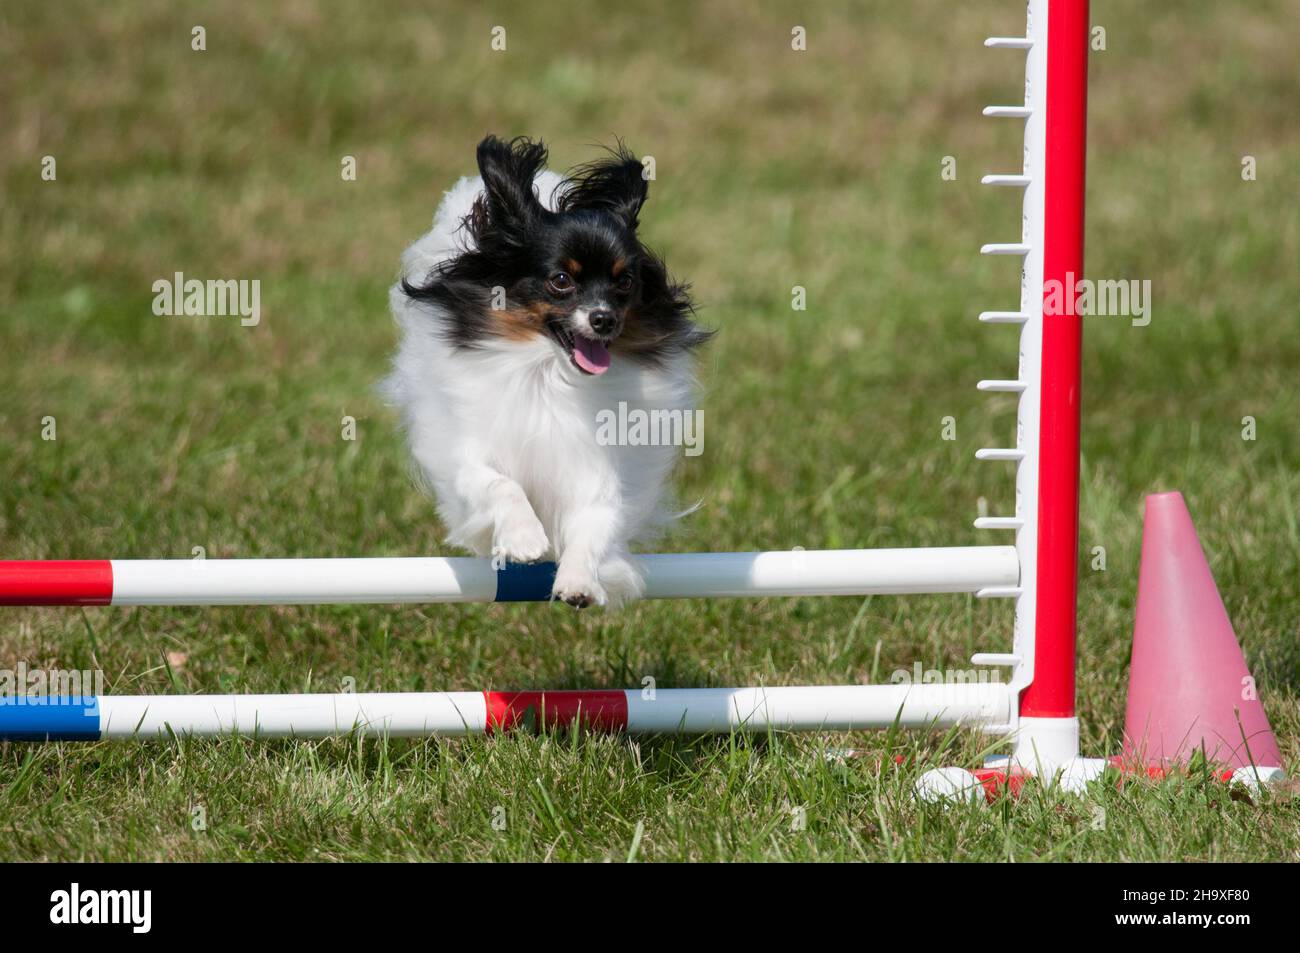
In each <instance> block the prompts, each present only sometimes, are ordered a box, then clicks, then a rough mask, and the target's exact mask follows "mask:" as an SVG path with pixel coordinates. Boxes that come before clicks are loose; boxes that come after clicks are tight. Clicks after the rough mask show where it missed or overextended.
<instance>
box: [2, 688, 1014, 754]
mask: <svg viewBox="0 0 1300 953" xmlns="http://www.w3.org/2000/svg"><path fill="white" fill-rule="evenodd" d="M1012 694H1013V693H1012V692H1011V690H1010V686H1009V685H1008V684H1005V683H1001V682H995V681H989V682H973V683H972V682H967V683H960V684H952V685H909V684H899V685H834V686H795V687H779V688H678V689H659V690H658V691H656V692H654V693H653V694H652V695H650V696H649V697H648V696H647V694H646V693H644V692H643V691H642V690H641V689H627V690H624V689H617V690H612V691H610V690H604V691H555V692H551V691H531V692H491V691H489V692H410V693H406V692H403V693H382V694H350V695H349V694H344V695H325V694H321V695H102V696H98V697H93V696H91V697H85V698H68V699H60V700H55V699H47V700H44V703H42V704H32V705H28V704H18V703H17V700H16V699H6V700H4V702H3V703H0V740H11V741H44V740H69V741H99V740H125V739H132V738H136V739H142V740H147V739H150V738H158V737H166V736H169V735H172V734H175V735H180V736H195V737H216V736H221V735H234V734H239V735H254V736H257V737H262V738H283V737H294V738H324V737H333V736H341V735H349V734H352V733H353V732H356V733H359V734H362V735H365V736H369V737H381V736H387V737H426V736H433V735H437V736H459V735H476V734H484V733H488V732H496V731H504V730H508V729H511V728H516V727H525V726H531V727H534V728H537V727H550V726H566V725H571V724H573V723H575V722H581V723H582V724H584V725H586V726H587V727H589V728H591V729H593V730H600V731H629V732H637V733H664V734H669V733H684V734H707V733H718V732H722V733H727V732H731V731H766V730H769V729H770V730H774V731H818V730H826V731H847V730H856V729H873V728H885V727H889V726H890V725H892V724H895V723H897V724H898V725H900V726H902V727H909V728H925V727H934V728H945V727H950V726H953V725H958V724H960V725H967V726H973V727H979V726H984V727H986V728H989V729H990V730H997V726H1004V725H1005V724H1006V723H1007V722H1008V721H1010V719H1011V709H1012V705H1011V700H1012Z"/></svg>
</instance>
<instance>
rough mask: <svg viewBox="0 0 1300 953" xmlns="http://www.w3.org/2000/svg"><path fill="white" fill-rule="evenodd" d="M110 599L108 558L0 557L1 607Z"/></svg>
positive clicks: (110, 565)
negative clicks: (8, 558)
mask: <svg viewBox="0 0 1300 953" xmlns="http://www.w3.org/2000/svg"><path fill="white" fill-rule="evenodd" d="M112 601H113V563H112V562H111V561H110V560H107V559H41V560H0V606H106V605H108V604H110V603H111V602H112Z"/></svg>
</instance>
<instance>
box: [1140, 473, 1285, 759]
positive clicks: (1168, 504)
mask: <svg viewBox="0 0 1300 953" xmlns="http://www.w3.org/2000/svg"><path fill="white" fill-rule="evenodd" d="M1197 749H1204V751H1205V753H1206V755H1207V756H1208V757H1209V759H1210V761H1211V762H1213V763H1215V764H1218V765H1226V766H1228V767H1233V768H1244V767H1248V766H1250V765H1252V764H1253V765H1254V766H1255V767H1257V768H1279V769H1280V768H1281V766H1282V756H1281V754H1280V753H1279V752H1278V748H1277V739H1276V738H1274V737H1273V729H1272V728H1270V727H1269V724H1268V718H1267V716H1265V714H1264V706H1263V705H1262V704H1261V703H1260V701H1259V698H1258V696H1257V695H1256V693H1255V684H1254V680H1253V679H1252V678H1251V677H1250V672H1249V671H1247V669H1246V659H1245V657H1244V656H1243V655H1242V654H1241V646H1240V645H1238V644H1237V636H1236V634H1235V633H1234V632H1233V631H1232V623H1231V622H1230V621H1229V620H1228V612H1227V610H1226V609H1224V607H1223V599H1222V598H1220V596H1219V590H1218V589H1217V588H1216V587H1215V585H1214V576H1213V575H1211V573H1210V564H1209V563H1208V562H1207V561H1206V559H1205V553H1204V551H1203V550H1202V549H1201V544H1200V541H1199V540H1198V539H1197V538H1196V530H1195V528H1194V527H1193V526H1192V518H1191V516H1190V515H1189V514H1188V512H1187V504H1186V503H1184V502H1183V495H1182V494H1181V493H1157V494H1154V495H1153V496H1148V497H1147V503H1146V521H1145V523H1144V525H1143V530H1142V567H1141V571H1140V573H1139V576H1138V598H1137V623H1136V625H1135V627H1134V630H1133V665H1132V670H1131V671H1130V673H1129V688H1128V711H1127V714H1126V718H1125V724H1124V759H1125V760H1126V761H1133V760H1136V761H1138V762H1139V763H1145V764H1147V765H1149V766H1161V765H1165V764H1168V763H1169V762H1172V761H1181V762H1186V761H1187V760H1188V758H1189V757H1191V755H1192V752H1194V751H1196V750H1197Z"/></svg>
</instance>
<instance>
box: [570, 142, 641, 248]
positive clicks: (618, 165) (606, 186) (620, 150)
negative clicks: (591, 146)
mask: <svg viewBox="0 0 1300 953" xmlns="http://www.w3.org/2000/svg"><path fill="white" fill-rule="evenodd" d="M568 180H569V183H570V185H569V188H568V189H567V190H566V191H565V192H564V193H563V194H562V195H561V196H560V199H559V208H560V211H562V212H568V211H576V210H577V209H599V210H601V211H605V212H611V213H613V214H614V215H617V216H618V217H619V218H620V219H622V220H623V222H624V223H625V224H626V225H627V227H628V228H636V226H637V216H638V215H639V214H640V212H641V206H642V205H644V204H645V200H646V196H647V194H648V192H649V188H650V186H649V183H647V182H646V178H645V172H644V169H643V168H642V166H641V160H640V159H638V158H637V157H636V156H634V155H633V154H632V153H631V152H630V151H628V148H627V146H625V145H624V144H623V143H622V142H619V143H618V145H617V146H616V147H615V148H613V149H610V150H609V155H608V156H606V157H605V158H603V159H597V160H595V161H594V162H588V163H587V164H586V165H580V166H578V167H577V168H576V169H574V170H572V171H571V172H570V173H569V175H568Z"/></svg>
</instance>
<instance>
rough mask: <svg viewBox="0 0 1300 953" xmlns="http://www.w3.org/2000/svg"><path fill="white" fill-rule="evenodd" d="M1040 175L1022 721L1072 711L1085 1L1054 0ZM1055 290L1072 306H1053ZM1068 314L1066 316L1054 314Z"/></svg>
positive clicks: (1085, 87) (1085, 103)
mask: <svg viewBox="0 0 1300 953" xmlns="http://www.w3.org/2000/svg"><path fill="white" fill-rule="evenodd" d="M1047 47H1048V50H1047V116H1046V120H1045V121H1046V139H1047V150H1046V156H1045V162H1046V168H1045V169H1044V186H1043V188H1044V221H1045V224H1044V234H1043V286H1044V288H1043V292H1044V309H1043V367H1042V404H1041V409H1040V428H1039V465H1038V578H1037V586H1038V601H1037V609H1036V613H1035V620H1034V621H1035V630H1034V680H1033V682H1032V683H1031V684H1030V686H1029V687H1028V688H1026V689H1025V691H1024V694H1023V695H1022V696H1021V699H1020V714H1021V715H1022V716H1026V717H1040V718H1068V717H1071V716H1072V715H1074V660H1075V654H1074V653H1075V637H1076V632H1075V603H1076V597H1077V589H1078V559H1079V387H1080V378H1081V371H1080V362H1081V355H1082V350H1083V320H1082V318H1081V316H1080V315H1078V314H1076V313H1075V311H1076V309H1075V307H1074V302H1075V282H1076V281H1078V280H1079V279H1080V278H1082V277H1083V196H1084V161H1085V157H1086V153H1087V125H1088V0H1050V3H1049V4H1048V17H1047ZM1053 284H1055V286H1056V287H1057V288H1059V289H1061V290H1062V291H1063V292H1064V293H1063V294H1061V295H1058V297H1057V300H1058V301H1059V300H1061V299H1064V300H1065V301H1066V302H1067V306H1066V307H1065V308H1063V309H1053V308H1051V306H1049V305H1048V303H1047V298H1048V297H1049V295H1050V289H1051V288H1052V286H1053ZM1049 309H1050V310H1064V311H1065V312H1066V313H1064V314H1055V313H1048V312H1049Z"/></svg>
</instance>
